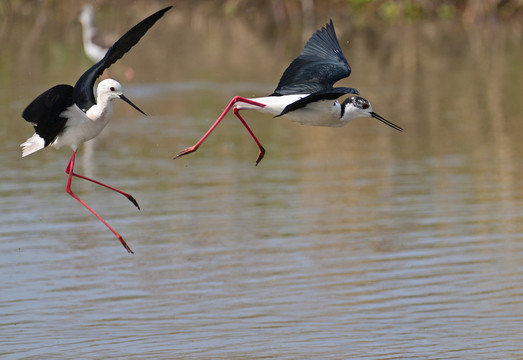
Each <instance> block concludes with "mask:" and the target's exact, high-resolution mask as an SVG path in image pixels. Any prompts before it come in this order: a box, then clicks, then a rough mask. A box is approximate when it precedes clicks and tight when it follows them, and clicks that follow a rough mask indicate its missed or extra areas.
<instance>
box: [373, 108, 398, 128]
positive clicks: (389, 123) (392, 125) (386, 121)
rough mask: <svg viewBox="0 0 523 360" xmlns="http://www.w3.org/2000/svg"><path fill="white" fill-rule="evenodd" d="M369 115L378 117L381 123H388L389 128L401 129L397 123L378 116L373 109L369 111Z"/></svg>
mask: <svg viewBox="0 0 523 360" xmlns="http://www.w3.org/2000/svg"><path fill="white" fill-rule="evenodd" d="M370 115H371V116H372V117H373V118H374V119H378V120H379V121H381V122H382V123H384V124H387V125H389V126H390V127H391V128H393V129H396V130H398V131H403V129H402V128H401V127H399V126H398V125H396V124H394V123H393V122H391V121H389V120H387V119H385V118H384V117H383V116H380V115H378V114H376V113H375V112H374V111H373V112H371V113H370Z"/></svg>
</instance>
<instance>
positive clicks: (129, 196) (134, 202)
mask: <svg viewBox="0 0 523 360" xmlns="http://www.w3.org/2000/svg"><path fill="white" fill-rule="evenodd" d="M69 167H70V165H67V168H66V169H65V173H66V174H69ZM72 174H73V176H76V177H78V178H80V179H84V180H87V181H90V182H92V183H95V184H97V185H101V186H104V187H106V188H108V189H110V190H113V191H116V192H117V193H119V194H122V195H123V196H125V197H126V198H127V199H129V201H130V202H132V203H133V204H134V206H136V207H137V208H138V210H140V205H138V202H137V201H136V199H135V198H134V197H133V196H132V195H131V194H129V193H126V192H125V191H122V190H119V189H117V188H115V187H112V186H109V185H107V184H104V183H102V182H100V181H97V180H94V179H91V178H88V177H86V176H83V175H80V174H76V173H74V172H73V173H72Z"/></svg>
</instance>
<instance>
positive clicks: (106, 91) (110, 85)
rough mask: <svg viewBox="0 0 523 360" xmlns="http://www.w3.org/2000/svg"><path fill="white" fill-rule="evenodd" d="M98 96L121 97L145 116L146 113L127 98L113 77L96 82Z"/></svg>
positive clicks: (108, 98)
mask: <svg viewBox="0 0 523 360" xmlns="http://www.w3.org/2000/svg"><path fill="white" fill-rule="evenodd" d="M97 94H98V98H103V97H104V98H105V99H107V100H113V99H122V100H123V101H125V102H126V103H128V104H129V105H131V106H132V107H133V108H135V109H136V110H138V111H139V112H141V113H142V114H144V115H145V116H147V114H146V113H144V112H143V111H142V110H140V109H139V108H138V107H137V106H136V105H134V104H133V103H132V102H131V100H129V99H128V98H127V97H126V96H125V95H124V94H123V91H122V85H120V83H119V82H118V81H116V80H113V79H105V80H103V81H101V82H100V83H99V84H98V89H97Z"/></svg>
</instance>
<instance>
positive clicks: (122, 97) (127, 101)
mask: <svg viewBox="0 0 523 360" xmlns="http://www.w3.org/2000/svg"><path fill="white" fill-rule="evenodd" d="M120 99H122V100H123V101H125V102H126V103H128V104H129V105H131V106H132V107H133V108H135V109H136V110H138V111H139V112H141V113H142V114H144V115H145V116H147V114H146V113H144V112H143V111H142V110H140V109H139V108H138V106H136V105H134V104H133V103H132V102H131V100H129V99H128V98H126V97H125V95H124V94H122V95H120Z"/></svg>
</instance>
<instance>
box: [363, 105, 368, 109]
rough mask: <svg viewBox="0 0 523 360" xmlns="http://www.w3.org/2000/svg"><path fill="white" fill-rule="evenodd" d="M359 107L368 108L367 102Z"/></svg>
mask: <svg viewBox="0 0 523 360" xmlns="http://www.w3.org/2000/svg"><path fill="white" fill-rule="evenodd" d="M361 107H362V108H363V109H368V108H369V104H363V105H362V106H361Z"/></svg>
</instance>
